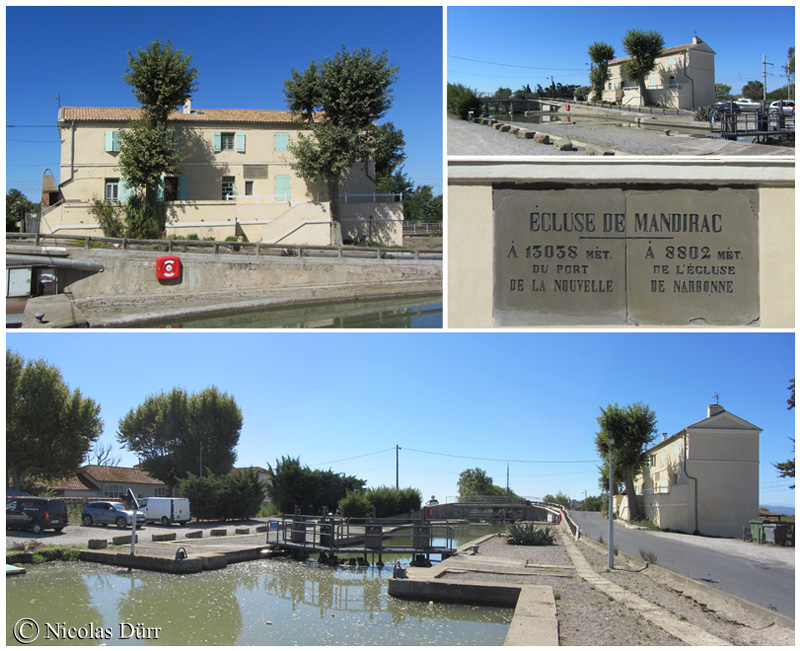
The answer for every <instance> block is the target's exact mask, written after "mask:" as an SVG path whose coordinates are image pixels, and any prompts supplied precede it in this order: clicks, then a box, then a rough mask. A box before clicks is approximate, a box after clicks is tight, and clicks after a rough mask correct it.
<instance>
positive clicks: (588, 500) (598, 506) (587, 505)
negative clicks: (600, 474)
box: [578, 482, 608, 511]
mask: <svg viewBox="0 0 800 651" xmlns="http://www.w3.org/2000/svg"><path fill="white" fill-rule="evenodd" d="M606 486H608V482H606ZM607 505H608V493H606V494H605V495H594V496H593V495H589V496H587V497H585V498H584V499H583V501H582V502H581V505H580V506H579V507H578V510H579V511H602V510H603V508H604V507H606V506H607Z"/></svg>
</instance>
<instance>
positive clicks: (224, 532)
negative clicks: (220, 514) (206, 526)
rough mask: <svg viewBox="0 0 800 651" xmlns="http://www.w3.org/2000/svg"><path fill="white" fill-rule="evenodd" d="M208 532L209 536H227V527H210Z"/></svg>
mask: <svg viewBox="0 0 800 651" xmlns="http://www.w3.org/2000/svg"><path fill="white" fill-rule="evenodd" d="M209 534H210V535H211V536H227V535H228V530H227V529H212V530H211V531H210V532H209Z"/></svg>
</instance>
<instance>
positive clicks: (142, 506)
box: [139, 497, 192, 526]
mask: <svg viewBox="0 0 800 651" xmlns="http://www.w3.org/2000/svg"><path fill="white" fill-rule="evenodd" d="M139 510H140V511H141V512H142V513H144V517H145V520H146V521H147V522H160V523H161V524H163V525H168V524H172V523H173V522H177V523H178V524H180V525H181V526H184V525H185V524H186V523H187V522H189V520H190V519H191V518H192V514H191V513H190V512H189V500H188V499H186V498H185V497H145V498H144V499H142V500H141V501H140V502H139Z"/></svg>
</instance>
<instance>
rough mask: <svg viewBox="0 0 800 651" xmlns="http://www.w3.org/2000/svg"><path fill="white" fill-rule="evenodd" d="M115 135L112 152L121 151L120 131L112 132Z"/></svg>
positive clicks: (112, 138)
mask: <svg viewBox="0 0 800 651" xmlns="http://www.w3.org/2000/svg"><path fill="white" fill-rule="evenodd" d="M111 133H112V134H113V135H112V136H111V140H112V142H111V151H119V150H120V139H119V131H112V132H111Z"/></svg>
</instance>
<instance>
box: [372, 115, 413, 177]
mask: <svg viewBox="0 0 800 651" xmlns="http://www.w3.org/2000/svg"><path fill="white" fill-rule="evenodd" d="M405 146H406V141H405V138H404V137H403V132H402V131H401V130H400V129H397V128H395V126H394V124H393V123H392V122H387V123H386V124H382V125H381V126H380V127H378V131H377V133H376V138H375V155H374V158H375V180H376V184H380V182H381V179H383V178H385V177H387V176H390V175H391V174H392V173H394V171H395V170H396V169H397V167H398V166H399V165H400V164H401V163H402V162H403V161H404V160H405V159H406V154H405V152H404V151H403V147H405Z"/></svg>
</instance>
